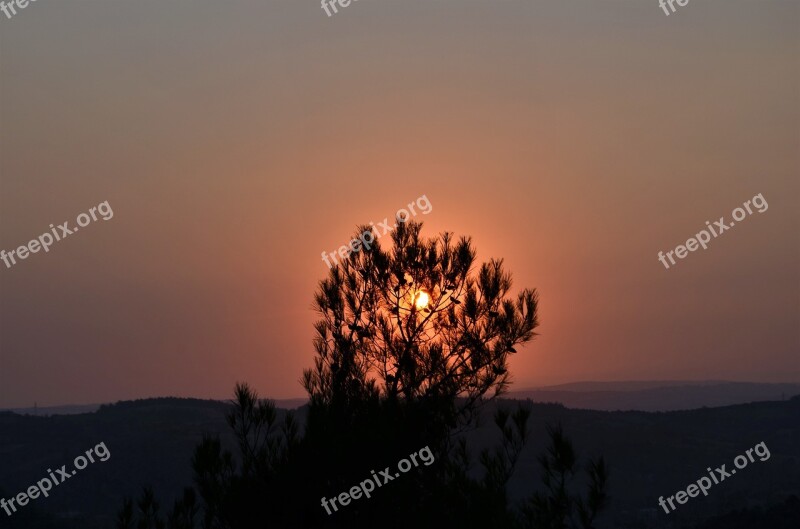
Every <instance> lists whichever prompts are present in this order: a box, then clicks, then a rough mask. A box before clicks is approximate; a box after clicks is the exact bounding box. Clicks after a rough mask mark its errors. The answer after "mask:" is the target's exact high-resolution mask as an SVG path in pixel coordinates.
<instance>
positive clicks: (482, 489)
mask: <svg viewBox="0 0 800 529" xmlns="http://www.w3.org/2000/svg"><path fill="white" fill-rule="evenodd" d="M398 220H399V219H398ZM421 229H422V224H419V223H415V222H408V223H404V222H400V223H399V225H398V226H397V229H396V231H394V232H393V233H392V243H393V244H392V247H391V248H389V249H387V250H384V249H383V248H382V246H381V244H380V243H378V242H377V241H376V242H373V243H372V244H365V245H364V248H363V250H360V251H357V252H353V253H352V254H351V255H350V256H349V257H348V258H346V259H345V260H343V261H342V262H341V263H340V264H337V265H336V266H334V267H333V268H332V269H331V270H330V272H329V274H328V277H327V278H326V279H324V280H322V281H321V282H320V284H319V288H318V290H317V292H316V294H315V297H314V303H315V309H316V310H317V312H318V313H319V315H320V319H319V321H317V323H316V324H315V331H316V335H315V338H314V348H315V350H316V357H315V358H314V366H313V368H311V369H307V370H305V371H304V372H303V377H302V384H303V386H304V388H305V389H306V391H307V392H308V394H309V397H310V404H309V406H308V408H307V415H306V418H305V423H304V426H305V428H304V431H303V432H302V434H300V433H299V428H298V426H297V424H296V423H295V421H294V418H293V416H292V415H291V414H287V415H286V416H285V417H284V418H283V422H281V421H280V419H279V417H278V414H277V413H276V409H275V406H274V404H273V403H272V402H270V401H266V400H262V399H259V397H258V395H257V393H256V392H255V391H254V390H252V389H251V388H249V387H248V386H247V385H246V384H239V385H237V387H236V392H235V398H234V401H233V407H232V410H231V412H230V413H229V414H228V423H229V426H230V427H231V430H232V432H233V434H234V435H233V436H234V441H235V447H236V449H237V452H238V454H237V456H234V455H233V453H232V452H231V451H230V450H229V449H226V448H225V446H224V443H223V442H222V441H221V440H220V438H219V437H205V438H204V439H203V441H202V443H200V445H199V446H198V447H197V449H196V452H195V456H194V459H193V462H192V464H193V467H194V473H195V487H196V489H197V492H198V496H199V498H200V500H201V506H202V509H201V510H202V516H200V517H198V518H200V520H199V522H200V527H202V529H251V528H252V529H256V528H265V527H278V528H289V527H291V528H306V527H308V528H315V529H318V528H340V527H341V528H347V529H359V528H361V527H364V528H367V527H369V528H372V527H374V526H375V524H376V523H380V524H381V526H383V527H385V528H386V529H391V528H393V527H398V528H405V527H412V526H413V527H443V526H458V527H461V528H463V529H469V528H472V527H475V528H481V529H482V528H484V527H494V528H497V529H503V528H505V529H521V528H527V527H529V526H530V525H526V523H527V522H528V521H527V520H525V519H524V518H520V516H519V515H518V513H517V512H516V511H515V510H514V509H511V508H510V506H509V505H508V501H507V497H506V485H507V483H508V480H509V479H510V478H511V476H512V474H513V472H514V468H515V465H516V462H517V460H518V459H519V456H520V454H521V453H522V450H523V448H524V447H525V442H526V440H527V438H528V432H527V421H528V417H529V414H530V410H529V409H526V408H525V407H524V406H522V405H520V406H519V407H518V409H517V410H516V411H513V412H511V411H508V410H505V409H499V410H498V411H497V413H496V414H495V424H496V425H497V426H498V428H499V430H500V433H501V444H500V445H499V446H498V447H496V448H495V449H494V450H493V451H489V450H484V451H483V452H482V453H481V456H480V458H479V462H480V463H481V465H482V467H483V469H484V472H483V475H482V477H476V475H475V474H474V473H472V472H470V466H471V457H470V454H469V449H468V446H467V442H466V440H465V437H464V436H463V433H464V430H466V429H468V428H469V427H470V426H472V425H474V424H475V421H476V418H477V414H478V413H479V412H480V408H481V406H482V405H483V404H485V403H486V402H488V401H489V400H491V399H493V398H494V397H496V396H497V395H500V394H502V393H503V391H505V389H506V388H507V386H508V384H509V380H510V375H509V372H508V366H507V362H508V356H509V355H511V354H514V353H516V352H517V351H516V347H519V346H520V345H522V344H525V343H527V342H529V341H530V340H532V339H533V337H534V336H535V334H536V333H535V332H534V330H535V329H536V327H537V326H538V318H537V310H538V297H537V294H536V291H535V290H532V289H525V290H522V291H521V292H520V293H519V294H517V295H516V296H512V295H511V293H510V291H511V286H512V281H511V275H510V274H509V273H507V272H506V271H504V269H503V262H502V260H494V259H492V260H490V261H488V262H487V263H484V264H482V265H481V266H480V267H478V268H476V267H475V250H474V249H473V247H472V242H471V240H470V239H469V238H463V237H462V238H461V239H459V240H458V241H455V240H454V238H453V236H452V234H450V233H444V234H442V235H440V236H438V237H434V238H428V239H426V238H423V237H421V235H420V232H421ZM367 230H369V227H368V226H362V227H360V228H359V232H358V233H357V235H359V234H363V233H365V232H366V231H367ZM362 240H363V241H365V242H366V237H364V238H362ZM551 436H552V433H551ZM422 447H425V448H429V450H431V453H435V454H436V458H435V459H436V464H434V465H431V466H425V467H424V468H415V469H413V470H411V471H410V472H407V473H405V474H404V476H403V478H402V479H398V480H397V481H392V484H391V489H392V491H391V493H388V491H381V492H380V493H376V494H375V495H373V496H372V497H371V498H370V499H369V500H368V501H359V502H356V503H355V505H352V506H349V507H348V508H343V509H339V510H338V511H337V512H336V513H335V516H334V515H332V514H327V513H326V511H324V510H323V509H322V508H321V507H320V506H319V503H318V502H319V501H320V500H319V499H318V498H320V497H323V498H324V497H332V496H335V495H336V494H339V493H340V492H341V491H347V490H349V489H350V488H351V487H352V486H353V484H355V483H358V482H359V481H361V480H363V479H364V477H365V476H369V475H370V471H371V470H372V469H380V468H381V466H382V465H391V464H394V463H395V462H397V461H398V460H400V459H402V458H404V457H406V456H407V455H408V454H409V453H414V452H416V451H417V450H419V449H421V448H422ZM404 472H405V471H404ZM398 476H399V475H398ZM548 476H549V475H548V474H546V479H550V477H548ZM598 483H599V482H598ZM604 486H605V484H604V482H603V483H600V485H599V488H598V489H597V490H598V491H599V493H600V494H601V495H603V494H604ZM534 499H535V498H534ZM151 500H152V499H151ZM151 500H148V502H147V503H146V504H145V507H147V508H146V509H145V508H140V511H141V512H140V524H141V523H142V521H141V520H142V519H145V520H146V522H145V523H149V524H153V523H157V504H156V506H155V508H151V507H150V505H151V504H152V501H151ZM532 501H534V500H532ZM591 501H594V500H591ZM140 505H141V503H140ZM570 505H572V504H570ZM592 506H596V507H597V509H594V510H590V511H586V512H588V513H590V514H591V515H592V516H594V513H595V511H596V510H599V508H601V507H602V505H601V504H600V503H597V502H595V503H590V508H593V507H592ZM131 511H132V505H131V503H130V502H128V503H126V504H125V505H124V506H123V510H122V511H121V513H120V517H119V520H120V525H119V526H120V527H121V528H122V527H124V528H125V529H128V528H129V527H131V524H132V523H133V517H132V512H131ZM581 512H583V511H581ZM196 514H198V509H197V504H196V501H195V496H194V495H192V494H190V493H189V492H187V493H185V494H184V498H183V499H182V500H180V501H178V502H176V504H175V507H174V508H173V511H172V513H171V514H170V515H169V516H168V518H167V521H168V523H169V529H173V528H174V529H189V528H194V523H195V515H196ZM546 514H547V515H548V516H549V518H547V517H546V516H545V515H542V516H540V520H555V521H557V518H559V517H560V519H561V520H562V521H563V520H564V519H565V518H566V516H567V514H568V513H567V512H566V511H563V510H558V511H552V512H548V513H546ZM555 521H553V523H556V522H555ZM537 523H539V522H538V521H537ZM547 523H549V522H547ZM556 526H557V525H552V527H556ZM537 527H538V526H537ZM542 527H543V528H544V527H545V526H542ZM547 527H551V526H549V525H548V526H547ZM584 529H589V526H584Z"/></svg>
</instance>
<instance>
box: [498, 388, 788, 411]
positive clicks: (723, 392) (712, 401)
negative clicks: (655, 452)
mask: <svg viewBox="0 0 800 529" xmlns="http://www.w3.org/2000/svg"><path fill="white" fill-rule="evenodd" d="M794 395H800V384H760V383H754V382H721V381H707V382H679V381H663V382H658V381H648V382H577V383H572V384H563V385H560V386H549V387H543V388H534V389H527V390H522V391H512V392H510V393H509V394H508V397H509V398H515V399H531V400H532V401H534V402H558V403H561V404H564V405H565V406H567V407H570V408H582V409H587V410H604V411H617V410H620V411H625V410H638V411H673V410H691V409H697V408H703V407H715V406H730V405H733V404H745V403H748V402H762V401H770V400H784V399H789V398H791V397H792V396H794Z"/></svg>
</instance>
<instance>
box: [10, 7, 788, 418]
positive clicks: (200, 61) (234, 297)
mask: <svg viewBox="0 0 800 529" xmlns="http://www.w3.org/2000/svg"><path fill="white" fill-rule="evenodd" d="M799 21H800V6H799V5H798V4H797V3H795V2H784V1H764V2H757V3H756V2H748V1H739V0H732V1H724V2H723V1H721V0H720V1H713V0H709V1H707V2H694V3H691V4H689V5H688V6H686V7H684V8H681V10H680V11H679V12H678V13H675V14H674V15H671V16H669V17H667V16H665V15H664V14H663V12H662V11H661V10H660V8H658V6H657V3H656V2H655V1H653V2H630V1H629V2H623V1H610V0H603V1H597V0H591V1H589V0H586V1H578V0H576V1H572V2H560V1H559V2H556V1H546V2H545V1H542V2H538V1H537V2H522V1H505V2H488V1H467V0H458V1H456V0H451V1H448V0H438V1H436V2H429V1H428V2H426V1H422V0H419V1H411V0H404V1H403V2H388V1H381V0H373V1H370V2H366V1H363V2H360V3H357V4H352V5H351V6H349V7H348V8H347V9H345V10H340V13H339V14H338V15H336V16H334V17H331V18H328V17H327V16H325V14H324V11H322V10H321V9H320V6H319V3H318V2H314V1H310V0H309V1H305V0H303V1H294V0H293V1H292V2H278V1H264V0H259V1H256V0H252V1H250V0H248V1H238V0H237V1H233V2H218V1H205V0H198V1H193V2H188V1H177V2H169V3H164V2H156V1H154V0H144V1H140V2H101V1H99V0H87V1H83V2H50V3H42V2H39V3H37V4H31V5H30V6H29V7H28V8H26V9H25V10H23V11H21V12H20V13H19V14H18V15H17V16H15V17H14V18H12V19H10V20H8V19H5V17H2V16H0V219H1V220H2V222H0V248H2V249H5V250H7V251H8V250H11V249H14V248H16V247H18V246H19V245H22V244H25V243H27V242H28V241H29V240H30V239H33V238H35V237H37V236H38V235H40V234H41V233H43V232H44V231H47V230H48V229H49V228H48V226H49V224H50V223H53V224H59V223H62V222H64V221H67V220H69V221H70V222H71V223H74V219H75V217H76V216H77V215H78V214H79V213H81V212H83V211H86V210H88V209H89V208H90V207H92V206H95V205H97V204H98V203H100V202H102V201H105V200H108V201H109V204H110V205H111V207H112V208H113V211H114V217H113V219H111V220H109V221H107V222H102V221H100V222H97V223H93V224H91V225H90V226H88V227H86V228H85V229H84V230H83V231H81V232H79V233H76V234H74V235H72V236H70V237H68V238H67V239H65V240H63V241H61V242H59V243H57V244H55V245H54V246H53V247H52V248H51V249H50V251H49V252H48V253H46V254H45V253H41V252H40V253H37V254H35V255H31V256H30V257H29V258H27V259H26V260H25V261H21V262H20V263H18V264H17V265H15V266H13V267H12V268H10V269H7V268H6V267H5V266H4V265H2V263H0V407H2V406H29V405H33V403H34V401H36V402H38V404H39V405H40V406H45V405H56V404H65V403H88V402H105V401H114V400H118V399H128V398H138V397H147V396H161V395H178V396H196V397H213V398H222V397H227V396H228V395H230V393H231V391H232V389H233V386H234V384H235V382H236V381H242V380H246V381H248V382H250V383H251V384H253V385H254V386H255V387H256V388H258V389H259V391H260V392H261V393H262V394H266V395H269V396H272V397H277V398H282V397H294V396H303V390H302V389H301V387H300V385H299V383H298V379H299V377H300V375H301V371H302V369H303V368H304V367H308V366H310V365H311V362H312V355H313V349H312V346H311V338H312V333H313V329H312V323H313V321H314V319H315V316H314V313H313V312H312V311H311V301H312V295H313V292H314V289H315V287H316V283H317V281H319V280H320V279H321V278H322V277H323V276H324V274H325V273H326V272H327V267H326V266H325V264H324V263H323V262H322V261H321V259H320V252H322V251H323V250H325V251H333V250H335V249H336V248H337V247H338V246H339V245H341V244H344V243H346V242H347V240H349V238H350V237H351V235H352V231H353V229H354V227H355V226H356V225H357V224H360V223H366V222H369V221H376V222H377V221H381V220H382V219H383V218H384V217H386V216H390V215H392V214H393V213H394V212H395V211H396V210H397V209H398V208H400V207H403V206H404V205H405V204H407V203H408V202H409V201H411V200H414V199H416V198H417V197H419V196H420V195H423V194H425V195H427V197H428V198H429V199H430V201H431V203H432V204H433V211H432V212H431V213H430V214H429V215H425V216H423V217H422V220H423V221H424V222H425V229H424V233H426V234H428V235H433V234H436V233H438V232H440V231H442V230H449V231H454V232H455V233H456V234H459V235H461V234H465V235H472V236H473V238H474V243H475V246H476V247H477V250H478V258H479V259H480V260H482V261H483V260H487V259H488V258H490V257H502V258H505V260H506V264H507V266H508V268H509V270H511V271H512V272H513V274H514V280H515V285H516V286H517V287H520V288H522V287H526V286H527V287H536V288H538V289H539V292H540V295H541V309H540V310H541V318H540V319H541V327H540V328H539V329H538V330H539V332H540V333H541V336H539V337H538V338H537V339H536V340H535V341H534V342H533V343H532V344H530V345H529V346H527V347H525V348H523V349H521V350H520V352H519V354H518V355H516V356H515V357H513V359H512V363H511V371H512V374H513V376H514V381H515V384H514V386H513V388H514V389H521V388H524V387H529V386H533V385H544V384H553V383H561V382H568V381H576V380H631V379H635V380H648V379H692V380H702V379H732V380H749V381H775V382H777V381H793V382H798V381H800V360H798V350H799V348H798V346H800V331H799V330H798V329H800V273H799V272H798V270H800V244H798V240H799V239H798V237H797V229H798V225H799V224H800V222H798V221H799V220H800V219H799V218H798V216H799V215H800V214H798V211H799V209H798V207H797V200H798V196H800V193H798V191H800V189H798V188H799V187H800V186H799V185H798V170H799V169H800V155H798V152H799V151H798V145H800V101H799V100H798V94H800V90H799V89H800V83H799V82H798V81H799V80H800V71H798V62H797V60H796V54H797V50H798V44H799V43H798V39H799V38H800V37H798V32H797V27H798V22H799ZM758 193H762V194H763V196H764V197H765V198H766V200H767V201H768V203H769V210H768V211H766V212H765V213H763V214H754V215H753V216H752V217H749V218H748V219H747V220H746V221H743V222H742V223H741V224H740V225H737V226H736V227H735V228H733V229H731V230H728V231H727V232H726V233H725V234H724V236H722V237H720V238H719V239H715V240H713V241H712V242H711V243H710V245H709V248H708V249H707V250H705V251H696V252H694V253H692V254H690V256H689V257H687V258H686V259H685V260H683V261H680V262H679V263H678V264H677V265H676V266H675V267H674V268H671V269H669V270H665V269H664V267H663V266H662V265H661V264H660V263H659V262H658V260H657V253H658V251H660V250H663V251H667V250H670V249H673V248H674V247H675V246H676V245H678V244H681V243H683V242H685V241H686V239H687V238H689V237H690V236H692V235H693V234H695V233H696V232H697V231H699V230H700V229H701V228H703V227H704V226H705V221H706V220H710V221H712V222H713V221H714V220H716V219H718V218H719V217H720V216H726V217H728V216H729V215H730V212H731V210H732V209H733V208H735V207H737V206H740V205H741V204H742V203H743V202H744V201H746V200H748V199H751V198H752V197H753V196H754V195H756V194H758Z"/></svg>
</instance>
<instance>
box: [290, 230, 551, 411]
mask: <svg viewBox="0 0 800 529" xmlns="http://www.w3.org/2000/svg"><path fill="white" fill-rule="evenodd" d="M369 229H370V228H369V226H362V227H361V228H359V232H360V233H365V232H368V231H369ZM421 229H422V224H421V223H416V222H413V221H411V222H407V223H403V222H400V223H399V224H398V227H397V229H396V230H395V231H394V232H393V233H392V241H393V243H394V245H393V247H392V248H391V249H390V250H388V251H384V250H383V249H382V247H381V244H380V243H379V242H378V241H375V242H374V243H373V244H372V245H370V246H369V247H365V248H364V249H362V250H361V251H358V252H352V253H351V254H350V256H349V258H347V259H345V260H343V262H342V263H341V264H340V265H336V266H334V267H333V268H332V269H331V270H330V273H329V276H328V278H327V279H325V280H324V281H322V282H321V283H320V286H319V289H318V291H317V293H316V295H315V308H316V310H317V311H318V312H319V314H320V315H321V319H320V320H319V321H318V322H317V324H316V325H315V329H316V332H317V334H316V336H315V340H314V347H315V349H316V352H317V357H316V358H315V363H314V369H308V370H306V371H305V372H304V374H303V386H304V387H305V388H306V390H307V391H308V393H309V395H310V396H311V398H312V399H313V400H314V401H315V402H321V403H330V404H334V405H336V404H339V401H341V403H342V404H343V405H347V404H349V403H351V402H352V401H354V400H356V401H358V400H363V399H365V398H369V397H370V396H371V397H375V396H377V395H380V396H382V397H385V398H388V399H398V398H399V399H405V400H406V401H409V402H414V401H430V400H433V401H442V400H444V401H453V400H455V399H456V398H457V397H463V401H462V402H461V403H460V406H459V409H458V414H459V416H460V417H462V418H463V417H469V414H470V412H472V411H474V409H475V405H476V404H478V403H479V402H480V401H481V399H482V398H483V397H484V395H486V394H487V392H489V391H490V390H493V393H492V394H491V396H496V395H499V394H501V393H502V392H503V391H504V390H505V389H506V387H507V386H508V381H509V374H508V366H507V359H508V355H509V354H512V353H515V352H516V349H515V346H517V345H520V344H523V343H525V342H528V341H530V340H531V339H532V338H533V336H534V335H535V333H534V329H535V328H536V327H537V326H538V319H537V307H538V297H537V294H536V291H535V290H530V289H525V290H523V291H522V292H520V293H519V295H518V296H517V297H516V298H515V299H513V298H511V297H510V296H509V291H510V289H511V275H510V274H508V273H506V272H505V271H504V270H503V262H502V260H494V259H493V260H490V261H489V262H488V263H484V264H483V265H482V266H481V267H480V269H479V270H478V271H477V273H475V271H474V270H473V265H474V263H475V250H474V249H473V247H472V243H471V240H470V239H469V238H463V237H462V238H461V239H459V241H458V242H454V240H453V236H452V234H450V233H444V234H442V235H441V236H439V237H437V238H431V239H425V238H422V237H421V236H420V230H421ZM360 233H358V232H357V233H356V235H357V236H358V235H360ZM362 239H364V240H365V239H366V238H362ZM337 399H339V401H337Z"/></svg>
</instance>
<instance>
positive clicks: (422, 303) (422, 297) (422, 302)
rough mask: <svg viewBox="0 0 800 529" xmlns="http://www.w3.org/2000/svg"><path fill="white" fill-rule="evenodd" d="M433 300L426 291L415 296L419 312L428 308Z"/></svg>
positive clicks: (415, 303) (421, 291) (415, 304)
mask: <svg viewBox="0 0 800 529" xmlns="http://www.w3.org/2000/svg"><path fill="white" fill-rule="evenodd" d="M430 300H431V298H430V296H428V293H427V292H425V291H424V290H420V291H419V292H417V293H416V294H415V295H414V306H415V307H417V310H422V309H424V308H425V307H427V306H428V303H429V302H430Z"/></svg>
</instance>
